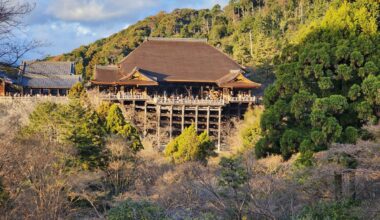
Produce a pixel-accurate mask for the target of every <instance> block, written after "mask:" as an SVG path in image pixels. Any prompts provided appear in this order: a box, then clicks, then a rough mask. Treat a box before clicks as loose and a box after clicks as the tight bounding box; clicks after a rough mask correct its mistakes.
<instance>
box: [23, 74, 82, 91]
mask: <svg viewBox="0 0 380 220" xmlns="http://www.w3.org/2000/svg"><path fill="white" fill-rule="evenodd" d="M80 81H81V77H80V76H78V75H68V76H55V77H54V76H49V77H46V76H41V75H32V74H29V75H28V76H24V77H22V79H21V85H22V86H25V87H29V88H46V89H69V88H71V87H72V86H73V85H74V84H75V83H77V82H80Z"/></svg>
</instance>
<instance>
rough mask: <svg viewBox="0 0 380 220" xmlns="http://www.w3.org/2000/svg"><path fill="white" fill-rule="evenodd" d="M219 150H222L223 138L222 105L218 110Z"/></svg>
mask: <svg viewBox="0 0 380 220" xmlns="http://www.w3.org/2000/svg"><path fill="white" fill-rule="evenodd" d="M218 115H219V117H218V152H220V143H221V141H220V138H221V132H222V107H219V112H218Z"/></svg>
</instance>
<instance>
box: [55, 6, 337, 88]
mask: <svg viewBox="0 0 380 220" xmlns="http://www.w3.org/2000/svg"><path fill="white" fill-rule="evenodd" d="M329 4H330V1H328V0H326V1H304V0H296V1H278V0H268V1H265V3H264V1H249V0H233V1H230V3H229V4H228V5H227V6H226V7H225V8H223V9H222V8H221V7H220V6H219V5H215V6H214V7H213V8H212V9H202V10H193V9H177V10H174V11H173V12H171V13H165V12H160V13H158V14H157V15H154V16H150V17H147V18H145V19H144V20H141V21H139V22H137V23H136V24H133V25H131V26H130V27H128V28H127V29H124V30H122V31H120V32H119V33H116V34H114V35H112V36H110V37H108V38H104V39H101V40H98V41H96V42H94V43H92V44H90V45H87V46H81V47H79V48H77V49H75V50H73V51H72V52H70V53H67V54H63V55H61V56H57V57H53V58H50V59H54V60H61V61H63V60H64V61H67V60H70V61H77V65H76V70H77V73H81V74H84V76H85V78H86V79H90V78H91V76H92V73H93V67H94V65H95V64H101V65H105V64H109V63H111V62H117V61H119V60H120V59H122V57H124V56H126V55H128V54H129V53H130V52H131V51H133V50H134V49H135V48H136V47H137V46H138V45H139V44H140V43H141V42H142V41H143V40H144V38H145V37H147V36H150V37H179V38H207V39H208V42H209V43H210V44H212V45H213V46H215V47H217V48H219V49H220V50H222V51H223V52H225V53H227V54H229V55H230V56H231V57H233V58H234V59H235V60H237V61H238V62H239V63H241V64H243V65H245V66H247V67H249V68H252V69H255V70H257V71H256V72H257V73H263V74H261V75H263V76H264V77H263V78H259V79H255V80H257V81H259V82H262V83H263V82H264V83H265V80H267V79H266V78H268V76H270V75H271V74H270V73H271V70H272V68H273V65H274V63H275V60H276V59H275V58H276V56H277V55H278V54H279V53H280V51H281V50H280V49H281V48H283V47H284V45H286V44H287V42H288V41H289V39H291V37H292V35H294V33H295V32H296V31H297V30H298V29H299V27H301V26H303V25H305V24H308V23H310V22H311V21H312V20H314V19H318V18H319V17H321V16H322V15H323V14H324V12H325V11H326V9H327V7H328V5H329Z"/></svg>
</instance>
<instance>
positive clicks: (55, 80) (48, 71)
mask: <svg viewBox="0 0 380 220" xmlns="http://www.w3.org/2000/svg"><path fill="white" fill-rule="evenodd" d="M81 80H82V79H81V76H79V75H75V69H74V63H73V62H50V61H43V62H42V61H25V62H23V63H22V65H21V67H20V73H19V82H18V83H19V84H20V85H21V86H22V94H23V95H38V94H39V95H54V96H64V95H67V93H68V91H69V90H70V88H71V87H72V86H73V85H74V84H76V83H78V82H80V81H81Z"/></svg>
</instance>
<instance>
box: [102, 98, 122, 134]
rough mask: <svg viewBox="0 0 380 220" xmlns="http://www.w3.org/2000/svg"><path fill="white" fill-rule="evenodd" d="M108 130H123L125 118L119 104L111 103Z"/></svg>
mask: <svg viewBox="0 0 380 220" xmlns="http://www.w3.org/2000/svg"><path fill="white" fill-rule="evenodd" d="M106 121H107V130H108V131H109V132H111V133H115V134H116V133H118V132H119V131H121V130H123V129H124V128H123V127H124V125H125V119H124V116H123V113H122V111H121V110H120V108H119V106H118V105H117V104H113V105H111V107H110V109H109V111H108V114H107V118H106Z"/></svg>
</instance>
